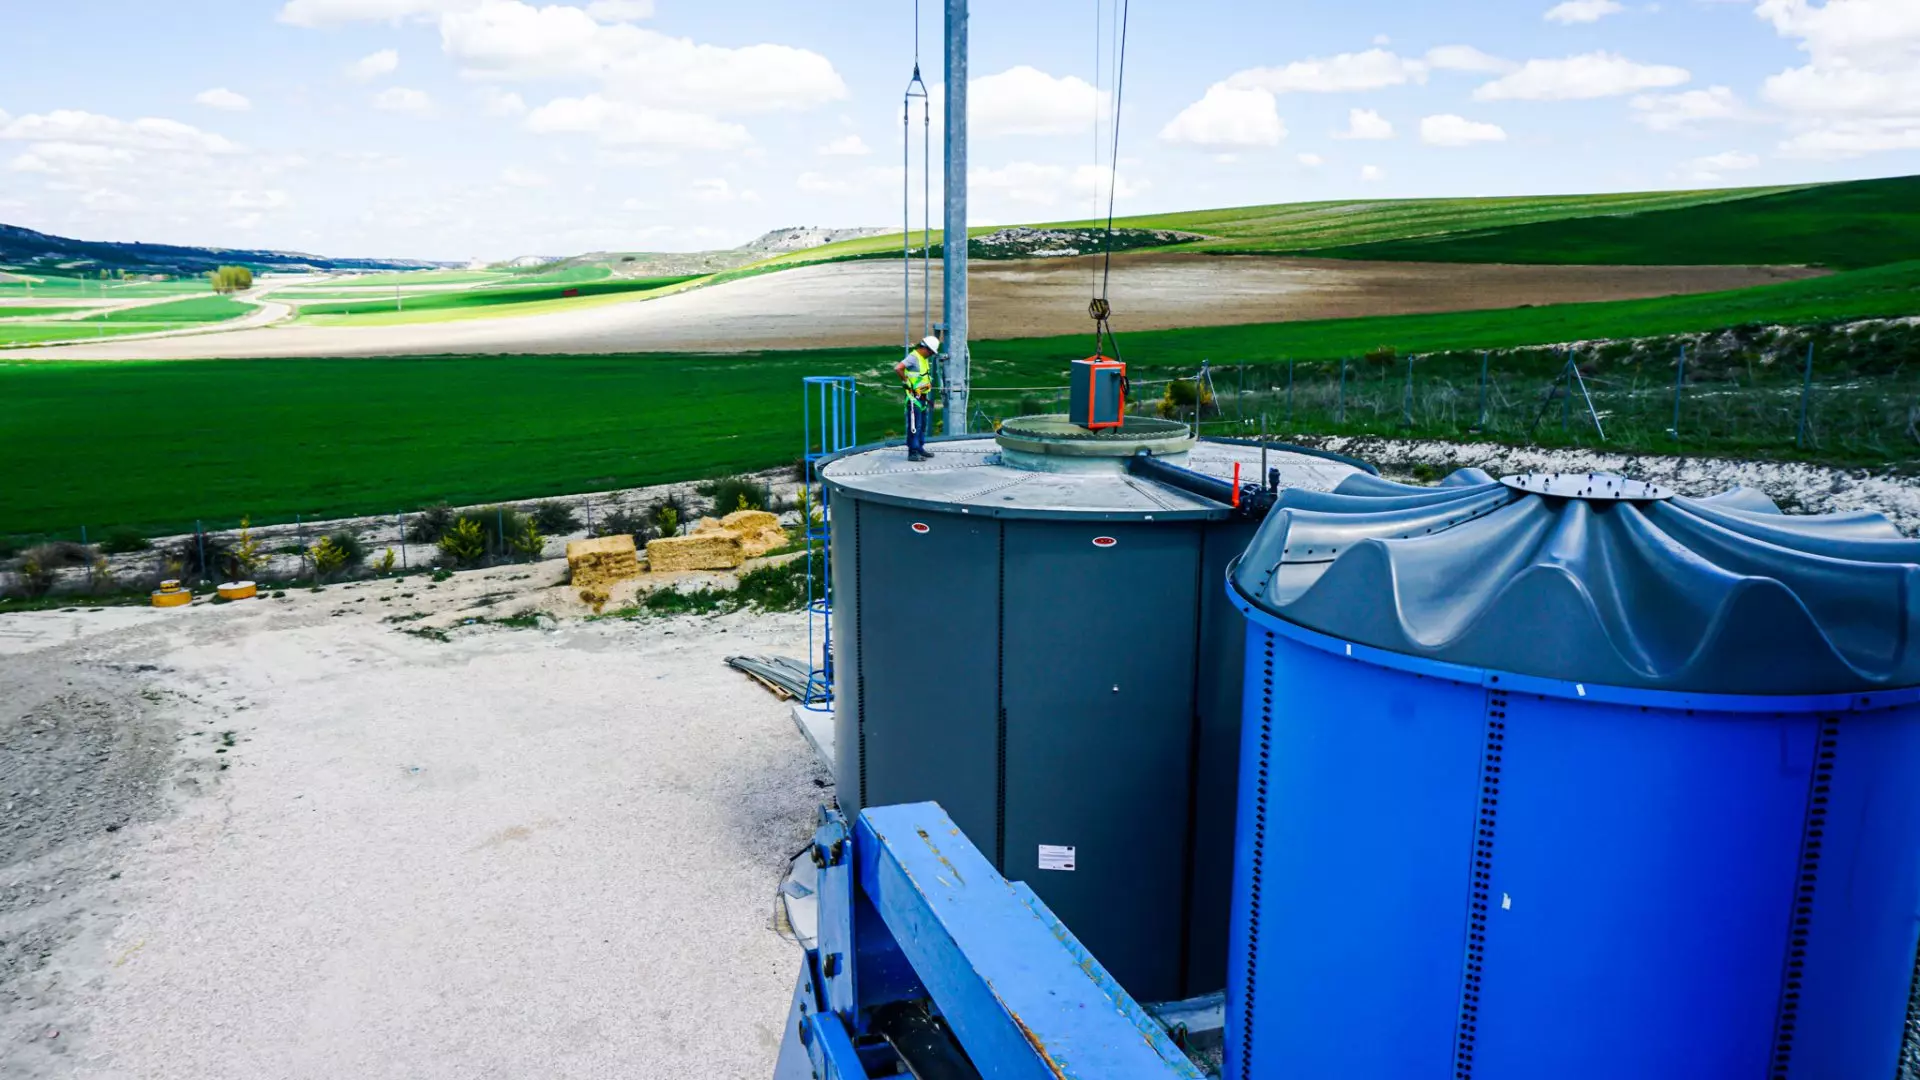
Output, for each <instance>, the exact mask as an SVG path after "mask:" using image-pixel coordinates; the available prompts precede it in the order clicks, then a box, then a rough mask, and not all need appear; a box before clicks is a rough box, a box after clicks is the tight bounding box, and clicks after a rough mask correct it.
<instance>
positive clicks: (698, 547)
mask: <svg viewBox="0 0 1920 1080" xmlns="http://www.w3.org/2000/svg"><path fill="white" fill-rule="evenodd" d="M746 561H747V552H746V548H745V547H743V546H742V545H741V543H740V538H739V537H737V536H735V535H733V534H732V533H730V532H726V531H724V530H720V531H715V532H696V533H693V534H691V535H688V536H667V537H662V538H661V539H659V540H649V541H647V567H648V569H650V570H652V571H653V572H655V573H662V572H665V571H669V570H731V569H733V568H734V567H736V566H739V565H740V564H741V563H743V562H746Z"/></svg>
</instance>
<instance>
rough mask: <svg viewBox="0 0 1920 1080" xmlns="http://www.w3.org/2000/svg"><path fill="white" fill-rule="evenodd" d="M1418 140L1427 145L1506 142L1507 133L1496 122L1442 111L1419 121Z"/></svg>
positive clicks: (1469, 144) (1467, 144) (1470, 144)
mask: <svg viewBox="0 0 1920 1080" xmlns="http://www.w3.org/2000/svg"><path fill="white" fill-rule="evenodd" d="M1420 141H1421V142H1423V143H1426V144H1427V145H1428V146H1472V145H1473V144H1474V143H1489V142H1506V141H1507V133H1506V131H1505V130H1503V129H1502V128H1500V126H1499V125H1497V124H1486V123H1481V122H1479V121H1475V120H1468V119H1467V118H1466V117H1464V116H1455V115H1453V114H1452V113H1442V114H1440V115H1439V116H1429V117H1426V118H1425V119H1423V120H1421V121H1420Z"/></svg>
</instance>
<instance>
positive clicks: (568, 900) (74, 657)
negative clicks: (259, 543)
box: [0, 564, 832, 1080]
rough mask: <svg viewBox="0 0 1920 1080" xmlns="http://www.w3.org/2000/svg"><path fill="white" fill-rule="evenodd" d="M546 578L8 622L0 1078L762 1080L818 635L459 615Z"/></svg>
mask: <svg viewBox="0 0 1920 1080" xmlns="http://www.w3.org/2000/svg"><path fill="white" fill-rule="evenodd" d="M557 577H558V574H557V572H556V571H555V568H554V567H553V565H552V564H543V566H542V567H539V568H533V569H531V570H530V569H529V568H527V567H501V568H499V569H497V570H493V571H478V572H475V573H472V574H462V575H459V576H457V577H456V578H455V579H454V580H452V581H449V582H446V583H444V584H442V585H440V586H438V587H436V588H435V591H432V592H429V591H427V586H426V585H425V584H423V583H422V579H418V578H414V579H407V580H406V581H403V582H369V583H364V584H361V585H355V586H335V587H330V588H328V589H327V590H326V591H324V592H321V593H308V592H306V591H304V590H302V591H297V592H292V593H289V594H287V596H286V598H284V599H281V600H272V599H264V600H258V601H251V602H243V603H237V604H229V605H221V606H214V605H205V604H201V605H195V606H193V607H192V608H189V609H185V610H176V611H156V610H151V609H139V610H137V617H136V614H135V613H134V612H129V613H127V615H126V616H125V617H119V618H116V616H119V615H120V613H118V612H115V613H109V614H108V615H89V614H86V613H72V614H63V613H38V614H31V615H12V616H7V617H6V618H5V619H4V620H0V623H4V628H5V629H7V630H8V631H10V633H9V634H7V635H6V636H5V638H4V641H5V645H6V649H5V650H4V651H0V701H4V702H5V704H4V706H0V736H4V738H5V742H6V744H7V745H8V747H9V748H11V747H13V746H14V745H16V743H18V744H19V745H24V746H26V747H28V753H26V754H24V755H15V754H11V753H9V754H8V755H6V757H5V759H4V761H3V762H0V798H4V799H5V800H7V802H4V803H0V805H8V804H12V805H11V806H10V808H9V818H8V819H7V825H6V826H0V930H4V933H0V940H4V941H5V942H6V945H5V947H4V949H0V964H4V966H0V1076H6V1077H9V1078H22V1080H29V1078H30V1080H53V1078H67V1077H87V1078H108V1077H111V1078H135V1077H138V1078H141V1080H163V1078H172V1077H179V1078H194V1080H219V1078H227V1077H232V1078H236V1080H238V1078H243V1077H244V1078H249V1080H252V1078H257V1077H302V1078H304V1077H314V1078H320V1077H327V1078H333V1077H355V1078H362V1077H367V1078H378V1077H394V1078H400V1077H406V1078H423V1077H531V1076H540V1077H588V1076H593V1077H600V1076H612V1075H619V1076H632V1077H676V1078H677V1077H685V1076H688V1075H693V1074H696V1073H697V1074H699V1075H711V1076H716V1077H718V1076H725V1077H753V1076H764V1075H767V1074H768V1073H769V1072H770V1071H771V1066H772V1061H773V1058H774V1055H775V1052H776V1049H777V1045H778V1039H779V1032H780V1029H781V1022H782V1020H783V1018H784V1012H785V1009H786V1004H787V997H788V994H789V993H790V991H791V986H792V978H793V971H794V964H795V963H796V962H797V960H798V956H799V954H798V952H797V951H796V950H795V949H794V948H793V946H792V945H791V944H789V943H788V942H786V941H784V940H782V939H781V938H780V936H779V935H778V934H777V933H776V932H775V930H774V929H773V926H772V912H773V895H774V890H775V889H776V888H777V886H778V884H779V881H780V877H781V874H782V872H783V871H784V869H785V866H786V863H787V860H788V858H789V857H790V856H791V854H792V853H793V852H794V851H795V850H796V849H798V848H799V847H800V846H801V845H802V844H803V843H804V841H805V838H806V836H807V833H808V831H809V829H810V826H811V821H812V816H813V813H814V809H815V807H816V806H817V805H818V803H820V802H821V801H823V800H825V799H827V798H830V797H831V794H832V792H831V789H830V788H829V787H828V783H829V778H828V777H827V775H826V774H825V773H824V772H823V771H822V770H820V769H819V768H818V767H817V766H816V765H815V764H814V761H813V758H812V756H811V754H810V752H809V751H808V750H807V748H806V746H805V744H804V743H803V741H802V740H801V738H800V736H799V735H798V733H797V732H796V731H795V730H794V729H793V727H792V724H791V722H790V720H789V719H788V718H787V715H786V707H785V706H783V705H782V704H781V703H779V702H777V701H776V700H775V699H774V698H773V697H772V696H771V695H769V694H768V693H767V692H766V691H765V690H763V689H761V688H760V687H759V686H758V685H756V684H754V683H752V682H750V681H749V680H747V679H745V678H743V677H742V676H740V675H739V674H737V673H735V672H733V671H730V670H728V669H727V668H725V667H724V666H723V665H722V663H721V659H722V657H724V656H726V655H728V654H730V653H734V652H742V651H744V652H774V653H779V652H785V653H788V654H790V655H801V653H802V652H803V650H804V648H805V640H806V627H805V622H804V620H803V619H802V618H801V617H800V616H797V615H774V616H768V615H745V614H742V615H731V616H722V617H718V618H685V617H683V618H677V619H672V620H666V619H659V620H646V621H636V622H626V621H604V622H587V621H582V620H578V619H565V620H562V621H560V622H557V623H556V622H552V621H549V620H542V627H543V628H541V629H504V628H499V627H491V626H484V625H481V626H471V627H464V628H463V627H462V626H461V625H460V622H461V620H459V619H450V616H451V615H457V614H458V613H459V612H460V610H461V609H462V608H463V607H466V606H470V605H476V604H481V603H487V604H490V605H491V606H490V607H488V608H485V609H476V610H499V609H501V608H504V607H507V606H516V607H525V606H538V605H539V604H540V603H542V602H544V601H545V600H547V599H549V598H551V599H554V600H556V601H557V600H558V598H559V594H560V593H562V592H563V591H564V590H559V589H555V588H552V587H551V582H553V581H554V580H556V579H557ZM503 594H517V598H516V599H515V601H514V602H512V603H503V602H502V601H501V600H500V597H502V596H503ZM403 595H409V597H410V598H408V599H402V596H403ZM413 616H423V618H421V619H419V620H416V619H414V618H413ZM435 624H444V625H448V626H450V627H451V629H450V631H449V632H448V633H447V635H446V636H447V637H448V639H449V640H446V641H440V640H435V639H434V638H433V637H431V636H419V635H410V634H407V633H405V632H404V630H405V629H406V628H410V627H416V626H421V625H435ZM22 740H25V741H22Z"/></svg>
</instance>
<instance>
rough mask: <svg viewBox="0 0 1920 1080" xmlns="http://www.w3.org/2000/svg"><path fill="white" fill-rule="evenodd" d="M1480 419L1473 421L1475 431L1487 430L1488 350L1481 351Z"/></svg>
mask: <svg viewBox="0 0 1920 1080" xmlns="http://www.w3.org/2000/svg"><path fill="white" fill-rule="evenodd" d="M1479 417H1480V418H1479V419H1478V420H1475V421H1474V422H1473V429H1474V430H1475V431H1482V430H1485V428H1486V426H1487V352H1486V350H1484V349H1482V350H1481V351H1480V409H1479Z"/></svg>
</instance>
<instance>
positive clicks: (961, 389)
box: [941, 0, 973, 435]
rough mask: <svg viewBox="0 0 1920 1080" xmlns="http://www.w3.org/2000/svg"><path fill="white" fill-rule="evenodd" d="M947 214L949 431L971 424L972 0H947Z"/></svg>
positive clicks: (954, 432)
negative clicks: (969, 14) (969, 68)
mask: <svg viewBox="0 0 1920 1080" xmlns="http://www.w3.org/2000/svg"><path fill="white" fill-rule="evenodd" d="M946 37H947V48H946V60H947V63H946V95H947V99H946V110H947V116H946V131H945V133H944V135H945V138H946V143H947V146H946V151H947V215H946V233H945V235H944V237H943V246H942V252H943V255H944V258H943V260H942V262H941V266H942V273H943V274H944V275H945V279H944V282H943V285H944V288H945V290H946V292H945V303H946V308H945V314H946V320H947V386H946V407H947V422H946V431H947V434H949V435H960V434H965V433H966V430H967V414H968V400H967V399H968V390H969V388H970V387H972V385H973V380H972V378H971V376H970V373H969V371H968V355H967V0H947V35H946Z"/></svg>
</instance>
